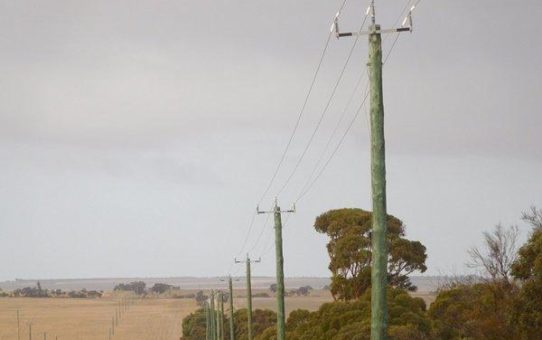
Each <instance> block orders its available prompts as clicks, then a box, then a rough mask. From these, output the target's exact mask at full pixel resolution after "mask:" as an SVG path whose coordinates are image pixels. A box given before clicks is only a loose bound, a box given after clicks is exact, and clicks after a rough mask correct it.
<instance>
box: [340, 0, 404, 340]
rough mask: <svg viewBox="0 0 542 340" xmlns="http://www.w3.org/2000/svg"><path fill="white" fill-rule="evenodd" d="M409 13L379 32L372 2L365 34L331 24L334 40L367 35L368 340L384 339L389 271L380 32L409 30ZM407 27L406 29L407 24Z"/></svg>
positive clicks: (368, 11) (385, 336)
mask: <svg viewBox="0 0 542 340" xmlns="http://www.w3.org/2000/svg"><path fill="white" fill-rule="evenodd" d="M412 10H414V7H412V8H411V9H410V12H409V14H408V16H407V18H405V21H404V22H403V26H402V27H400V28H392V29H387V30H382V29H381V28H380V25H377V24H376V19H375V17H376V16H375V7H374V0H373V1H372V2H371V6H370V7H369V8H368V10H367V15H368V14H369V13H370V15H371V21H372V25H371V26H370V27H369V30H368V31H365V32H362V31H359V32H354V33H340V32H339V25H338V16H339V13H337V17H336V18H335V24H334V25H333V27H334V30H335V34H336V37H337V38H340V37H350V36H360V35H367V36H368V37H369V62H368V68H369V84H370V86H369V89H370V111H371V191H372V202H373V214H372V236H371V242H372V244H371V246H372V259H371V260H372V263H371V266H372V267H371V340H384V339H386V338H387V335H386V331H387V318H388V316H387V314H388V311H387V304H386V287H387V272H388V249H387V245H386V234H387V226H388V223H387V216H388V215H387V211H386V153H385V139H384V96H383V93H382V38H381V34H382V33H400V32H408V31H412V16H411V13H412ZM407 22H408V23H409V25H408V26H405V24H406V23H407Z"/></svg>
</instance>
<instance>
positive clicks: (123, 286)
mask: <svg viewBox="0 0 542 340" xmlns="http://www.w3.org/2000/svg"><path fill="white" fill-rule="evenodd" d="M146 286H147V285H146V284H145V282H143V281H134V282H130V283H120V284H118V285H116V286H115V288H113V290H114V291H130V292H134V293H135V294H137V295H143V294H145V287H146Z"/></svg>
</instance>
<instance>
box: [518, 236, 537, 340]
mask: <svg viewBox="0 0 542 340" xmlns="http://www.w3.org/2000/svg"><path fill="white" fill-rule="evenodd" d="M512 275H513V276H514V277H516V278H518V279H520V280H522V281H523V285H522V287H521V290H520V292H519V295H518V298H517V301H516V303H515V305H514V307H515V308H514V311H515V312H514V316H513V319H514V322H515V324H516V326H517V327H518V330H519V336H520V337H521V339H540V335H541V334H542V229H540V227H538V226H535V229H534V231H533V233H532V235H531V237H530V238H529V241H528V242H527V243H526V244H525V245H524V246H523V247H521V249H520V250H519V256H518V259H517V260H516V262H515V263H514V265H513V266H512Z"/></svg>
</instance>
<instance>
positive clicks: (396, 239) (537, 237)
mask: <svg viewBox="0 0 542 340" xmlns="http://www.w3.org/2000/svg"><path fill="white" fill-rule="evenodd" d="M522 220H523V221H524V222H525V223H526V224H527V225H529V227H530V231H529V233H530V235H529V238H528V240H527V241H526V242H525V244H523V245H518V244H517V242H518V235H519V231H518V230H519V229H518V228H517V227H516V226H510V227H503V226H501V225H497V226H496V227H495V228H494V229H493V230H491V231H489V232H486V233H484V235H483V246H482V247H480V248H472V249H470V250H469V255H470V258H471V261H470V262H469V263H468V264H467V266H468V267H470V268H473V269H475V270H476V275H473V276H458V277H454V278H451V279H449V280H448V281H447V282H445V283H444V284H442V285H441V287H440V288H439V290H438V292H437V296H436V299H435V301H434V302H433V303H432V304H431V306H429V307H428V306H426V304H425V302H424V301H423V300H422V299H421V298H417V297H412V296H411V295H410V294H409V293H410V292H412V291H415V290H416V287H415V286H414V285H413V284H412V283H411V282H410V279H409V275H410V274H412V273H414V272H424V271H425V270H426V266H425V260H426V258H427V254H426V249H425V247H424V246H423V245H422V244H421V243H420V242H418V241H412V240H408V239H406V237H405V234H406V233H405V226H404V225H403V223H402V222H401V221H400V220H399V219H397V218H395V217H393V216H389V217H388V230H389V234H388V247H389V266H388V283H389V287H388V334H389V338H390V339H395V340H403V339H405V340H406V339H409V340H417V339H419V340H423V339H435V340H440V339H442V340H447V339H450V340H452V339H481V340H486V339H487V340H491V339H495V340H500V339H503V340H505V339H506V340H508V339H519V340H536V339H540V334H542V303H541V301H542V210H540V209H537V208H535V207H533V208H531V209H530V210H529V211H527V212H524V213H523V215H522ZM370 221H371V213H370V212H367V211H363V210H361V209H339V210H331V211H328V212H326V213H324V214H322V215H320V216H319V217H317V218H316V221H315V224H314V227H315V229H316V231H317V232H320V233H324V234H326V235H328V236H329V242H328V244H327V250H328V253H329V255H330V264H329V269H330V271H331V284H330V286H329V289H330V291H331V293H332V295H333V298H334V300H335V301H334V302H330V303H325V304H323V305H322V306H321V307H320V308H319V309H318V310H317V311H314V312H309V311H307V310H301V309H299V310H295V311H293V312H291V313H290V315H289V317H288V319H287V324H286V330H287V334H286V337H287V339H289V340H327V339H335V340H347V339H349V340H350V339H355V340H364V339H369V338H370V317H371V296H370V277H371V273H370V270H371V249H370ZM273 288H274V287H273V286H271V287H270V291H273ZM307 290H308V292H310V290H309V289H307ZM204 297H205V295H204V294H203V292H202V293H201V301H202V302H203V301H204ZM253 313H254V318H253V320H254V332H253V334H255V339H256V340H272V339H275V338H276V329H275V327H276V326H275V320H276V314H275V313H274V312H272V311H268V310H265V311H264V310H255V311H254V312H253ZM224 318H225V320H226V321H225V324H226V325H227V324H228V319H227V315H225V316H224ZM246 330H247V326H246V309H240V310H237V311H235V316H234V331H235V335H236V339H246ZM205 331H206V325H205V314H204V310H203V309H199V310H197V311H196V312H194V313H192V314H190V315H189V316H187V317H186V318H185V319H184V320H183V337H182V339H183V340H195V339H203V338H205ZM225 338H226V339H229V332H225Z"/></svg>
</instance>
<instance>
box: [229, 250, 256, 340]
mask: <svg viewBox="0 0 542 340" xmlns="http://www.w3.org/2000/svg"><path fill="white" fill-rule="evenodd" d="M244 262H245V264H246V277H247V324H248V325H247V326H248V332H247V333H248V334H247V335H248V340H252V283H251V282H252V274H251V271H250V264H251V263H252V262H255V263H260V262H261V259H258V260H255V261H253V260H251V259H250V257H249V256H248V254H247V259H246V260H245V261H244ZM235 263H243V261H238V260H237V259H235Z"/></svg>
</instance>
